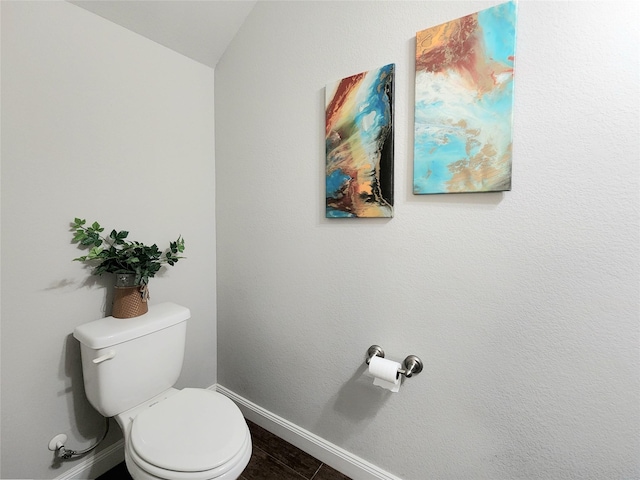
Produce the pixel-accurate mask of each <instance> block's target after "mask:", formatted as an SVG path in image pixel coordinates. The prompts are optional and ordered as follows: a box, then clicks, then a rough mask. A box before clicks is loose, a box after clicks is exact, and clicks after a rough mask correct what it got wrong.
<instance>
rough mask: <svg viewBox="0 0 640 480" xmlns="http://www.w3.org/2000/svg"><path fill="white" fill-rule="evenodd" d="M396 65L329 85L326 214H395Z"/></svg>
mask: <svg viewBox="0 0 640 480" xmlns="http://www.w3.org/2000/svg"><path fill="white" fill-rule="evenodd" d="M394 73H395V65H394V64H390V65H386V66H384V67H382V68H380V69H377V70H370V71H368V72H363V73H359V74H357V75H352V76H350V77H347V78H344V79H342V80H340V81H338V82H335V83H332V84H329V85H327V87H326V97H325V108H326V112H325V113H326V117H325V140H326V199H327V205H326V216H327V218H337V217H392V216H393V80H394Z"/></svg>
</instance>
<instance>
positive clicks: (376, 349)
mask: <svg viewBox="0 0 640 480" xmlns="http://www.w3.org/2000/svg"><path fill="white" fill-rule="evenodd" d="M373 357H381V358H384V350H383V349H382V347H381V346H379V345H371V346H370V347H369V349H368V350H367V359H366V363H367V365H369V362H371V359H372V358H373ZM402 365H403V366H404V368H399V369H398V373H400V374H402V375H404V376H405V377H406V378H411V377H412V376H413V375H417V374H419V373H420V372H421V371H422V368H423V367H424V364H423V363H422V360H420V358H418V357H417V356H416V355H409V356H408V357H407V358H405V359H404V362H402Z"/></svg>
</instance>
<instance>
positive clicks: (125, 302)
mask: <svg viewBox="0 0 640 480" xmlns="http://www.w3.org/2000/svg"><path fill="white" fill-rule="evenodd" d="M148 297H149V295H148V293H147V288H146V285H138V286H135V287H118V286H116V287H115V291H114V294H113V310H112V312H111V315H112V316H113V317H115V318H133V317H139V316H140V315H144V314H145V313H147V312H148V311H149V306H148V303H147V299H148Z"/></svg>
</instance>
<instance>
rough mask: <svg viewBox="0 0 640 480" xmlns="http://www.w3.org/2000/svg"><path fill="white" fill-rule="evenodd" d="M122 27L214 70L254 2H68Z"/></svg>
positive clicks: (235, 0)
mask: <svg viewBox="0 0 640 480" xmlns="http://www.w3.org/2000/svg"><path fill="white" fill-rule="evenodd" d="M71 3H73V4H74V5H77V6H79V7H81V8H84V9H86V10H89V11H90V12H93V13H95V14H97V15H99V16H101V17H103V18H106V19H107V20H110V21H112V22H114V23H116V24H118V25H120V26H122V27H124V28H127V29H129V30H131V31H133V32H136V33H138V34H140V35H142V36H143V37H146V38H148V39H150V40H153V41H155V42H157V43H159V44H161V45H164V46H165V47H167V48H170V49H172V50H175V51H176V52H178V53H181V54H183V55H185V56H187V57H189V58H191V59H193V60H196V61H197V62H200V63H203V64H205V65H208V66H209V67H212V68H214V67H215V66H216V64H217V63H218V60H220V57H222V55H223V54H224V51H225V50H226V48H227V47H228V46H229V43H230V42H231V40H232V39H233V37H234V36H235V34H236V33H237V32H238V30H239V29H240V27H241V25H242V23H243V22H244V20H245V18H246V17H247V15H249V12H250V11H251V10H252V9H253V7H254V5H255V4H256V1H255V0H126V1H122V0H71Z"/></svg>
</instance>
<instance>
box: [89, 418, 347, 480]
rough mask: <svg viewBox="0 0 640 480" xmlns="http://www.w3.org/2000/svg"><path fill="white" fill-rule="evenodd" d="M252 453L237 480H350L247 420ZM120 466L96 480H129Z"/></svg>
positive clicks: (123, 467)
mask: <svg viewBox="0 0 640 480" xmlns="http://www.w3.org/2000/svg"><path fill="white" fill-rule="evenodd" d="M247 424H248V425H249V430H251V440H252V441H253V453H252V454H251V460H250V461H249V465H247V468H246V469H245V470H244V472H242V475H241V476H240V480H351V479H350V478H349V477H347V476H346V475H343V474H342V473H340V472H338V471H337V470H334V469H333V468H331V467H330V466H328V465H326V464H324V463H322V462H321V461H320V460H318V459H316V458H314V457H312V456H311V455H309V454H307V453H305V452H303V451H302V450H300V449H299V448H297V447H295V446H293V445H291V444H290V443H287V442H285V441H284V440H282V439H281V438H279V437H276V436H275V435H273V434H272V433H270V432H268V431H267V430H265V429H264V428H262V427H259V426H258V425H256V424H255V423H253V422H249V421H247ZM130 479H131V477H130V476H129V473H128V472H127V469H126V468H125V466H124V463H121V464H120V465H118V466H116V467H115V468H112V469H111V470H109V471H108V472H107V473H105V474H104V475H101V476H100V477H98V479H97V480H130Z"/></svg>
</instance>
